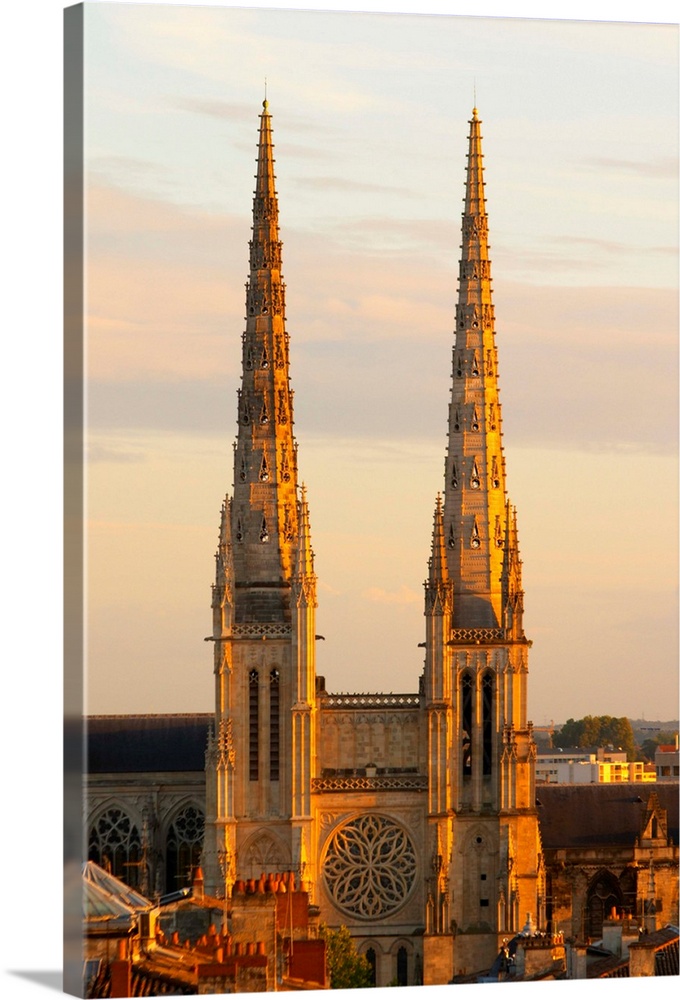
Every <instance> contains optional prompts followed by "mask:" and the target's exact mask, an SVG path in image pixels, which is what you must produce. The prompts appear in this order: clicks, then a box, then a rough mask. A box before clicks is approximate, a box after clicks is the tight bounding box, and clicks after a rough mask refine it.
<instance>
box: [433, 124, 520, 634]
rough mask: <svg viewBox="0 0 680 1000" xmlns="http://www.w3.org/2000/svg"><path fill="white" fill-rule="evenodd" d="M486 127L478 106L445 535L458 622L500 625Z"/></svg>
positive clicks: (501, 514)
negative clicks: (483, 124) (485, 157)
mask: <svg viewBox="0 0 680 1000" xmlns="http://www.w3.org/2000/svg"><path fill="white" fill-rule="evenodd" d="M480 126H481V122H480V119H479V117H478V113H477V109H476V108H474V109H473V111H472V118H471V120H470V133H469V137H468V142H469V147H468V163H467V179H466V185H465V198H464V212H463V224H462V248H461V260H460V270H459V287H458V305H457V308H456V334H455V346H454V351H453V382H452V391H451V406H450V412H449V435H448V451H447V457H446V483H445V490H444V533H445V538H446V545H447V556H448V566H449V573H450V576H451V580H452V583H453V591H454V598H453V601H454V608H453V625H454V627H466V628H470V627H472V628H500V627H502V617H503V595H502V588H501V570H502V564H503V551H504V540H505V536H506V531H507V527H508V526H507V522H506V503H505V460H504V456H503V449H502V444H501V440H502V439H501V407H500V399H499V392H498V367H497V353H496V344H495V332H494V311H493V304H492V294H491V262H490V260H489V245H488V224H487V215H486V201H485V197H484V167H483V156H482V136H481V129H480Z"/></svg>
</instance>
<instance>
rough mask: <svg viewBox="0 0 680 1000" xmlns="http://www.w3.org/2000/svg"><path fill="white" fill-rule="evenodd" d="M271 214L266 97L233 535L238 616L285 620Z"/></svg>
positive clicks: (278, 331) (281, 344)
mask: <svg viewBox="0 0 680 1000" xmlns="http://www.w3.org/2000/svg"><path fill="white" fill-rule="evenodd" d="M278 216H279V211H278V199H277V194H276V186H275V174H274V146H273V142H272V126H271V115H270V113H269V104H268V102H267V101H266V100H265V101H264V102H263V110H262V113H261V115H260V134H259V144H258V157H257V173H256V184H255V192H254V198H253V226H252V239H251V241H250V274H249V277H248V282H247V285H246V329H245V332H244V334H243V369H242V375H241V388H240V390H239V394H238V435H237V440H236V444H235V449H234V499H233V502H232V538H233V552H234V556H233V558H234V572H235V577H236V580H237V606H236V616H237V621H268V620H274V621H276V620H281V619H282V618H283V619H286V618H287V616H288V615H289V598H290V592H289V586H290V579H291V574H292V572H293V569H294V560H295V551H296V544H297V446H296V443H295V439H294V437H293V393H292V390H291V388H290V380H289V370H288V343H289V342H288V334H287V332H286V328H285V299H284V291H285V287H284V282H283V277H282V274H281V242H280V240H279V219H278Z"/></svg>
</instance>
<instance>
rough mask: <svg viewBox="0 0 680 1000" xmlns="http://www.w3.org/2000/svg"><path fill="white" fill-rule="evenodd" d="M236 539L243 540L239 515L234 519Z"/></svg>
mask: <svg viewBox="0 0 680 1000" xmlns="http://www.w3.org/2000/svg"><path fill="white" fill-rule="evenodd" d="M236 541H237V542H242V541H243V525H242V524H241V518H240V517H239V518H238V520H237V521H236Z"/></svg>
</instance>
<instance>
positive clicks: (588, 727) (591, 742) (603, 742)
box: [553, 715, 636, 760]
mask: <svg viewBox="0 0 680 1000" xmlns="http://www.w3.org/2000/svg"><path fill="white" fill-rule="evenodd" d="M553 743H556V744H557V745H558V746H563V747H609V746H611V747H613V748H614V749H615V750H619V749H620V750H625V752H626V756H627V758H628V760H635V757H636V751H635V737H634V735H633V727H632V726H631V724H630V720H629V719H627V718H626V717H625V716H623V717H622V718H616V717H615V716H612V715H586V716H584V717H583V718H582V719H576V720H575V719H567V721H566V722H565V724H564V725H563V726H562V728H561V729H558V730H556V732H555V733H554V735H553Z"/></svg>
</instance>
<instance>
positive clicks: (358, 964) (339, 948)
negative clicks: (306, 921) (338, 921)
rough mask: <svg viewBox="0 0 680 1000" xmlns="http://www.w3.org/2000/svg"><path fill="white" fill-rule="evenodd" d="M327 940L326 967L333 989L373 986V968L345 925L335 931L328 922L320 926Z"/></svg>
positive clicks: (321, 934)
mask: <svg viewBox="0 0 680 1000" xmlns="http://www.w3.org/2000/svg"><path fill="white" fill-rule="evenodd" d="M319 933H320V936H321V937H322V938H323V940H324V941H325V942H326V968H327V969H328V974H329V976H330V980H331V989H332V990H353V989H361V988H363V987H367V986H373V975H372V972H373V970H372V969H371V965H370V963H369V961H368V959H367V958H366V956H365V955H359V954H358V952H357V950H356V947H355V944H354V941H353V940H352V937H351V935H350V933H349V931H348V930H347V928H346V927H345V926H344V925H343V926H341V927H338V929H337V931H333V930H331V929H330V927H327V926H326V924H321V927H320V928H319Z"/></svg>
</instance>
